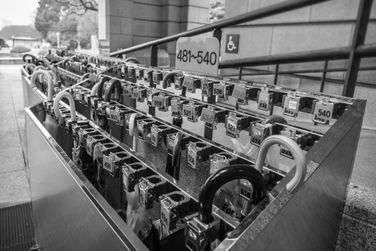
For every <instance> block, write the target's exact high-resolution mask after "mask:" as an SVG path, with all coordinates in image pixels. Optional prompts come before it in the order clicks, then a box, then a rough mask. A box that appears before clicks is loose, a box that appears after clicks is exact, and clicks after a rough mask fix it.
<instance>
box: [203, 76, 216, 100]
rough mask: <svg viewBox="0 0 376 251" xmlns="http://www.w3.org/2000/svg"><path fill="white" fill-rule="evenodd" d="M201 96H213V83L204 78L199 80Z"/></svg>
mask: <svg viewBox="0 0 376 251" xmlns="http://www.w3.org/2000/svg"><path fill="white" fill-rule="evenodd" d="M201 86H202V87H201V88H202V95H203V96H204V97H208V98H209V97H211V96H212V95H213V82H212V81H209V80H208V79H206V78H204V79H202V80H201Z"/></svg>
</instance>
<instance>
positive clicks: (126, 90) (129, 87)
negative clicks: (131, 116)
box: [123, 84, 133, 97]
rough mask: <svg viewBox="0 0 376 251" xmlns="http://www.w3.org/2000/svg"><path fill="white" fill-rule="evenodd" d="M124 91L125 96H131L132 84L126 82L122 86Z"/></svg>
mask: <svg viewBox="0 0 376 251" xmlns="http://www.w3.org/2000/svg"><path fill="white" fill-rule="evenodd" d="M123 90H124V91H123V92H124V95H125V96H128V97H132V96H133V86H132V85H130V84H128V85H126V86H125V87H124V89H123Z"/></svg>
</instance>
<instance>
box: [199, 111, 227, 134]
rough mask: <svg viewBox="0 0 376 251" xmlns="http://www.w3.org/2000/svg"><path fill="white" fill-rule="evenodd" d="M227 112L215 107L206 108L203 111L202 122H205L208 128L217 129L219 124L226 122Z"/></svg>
mask: <svg viewBox="0 0 376 251" xmlns="http://www.w3.org/2000/svg"><path fill="white" fill-rule="evenodd" d="M227 112H228V111H226V110H221V109H219V108H215V107H213V106H208V107H204V108H202V111H201V121H203V122H205V126H206V127H208V128H211V129H215V128H216V126H217V124H218V123H220V122H224V121H225V118H226V113H227Z"/></svg>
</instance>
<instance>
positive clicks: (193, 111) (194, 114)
mask: <svg viewBox="0 0 376 251" xmlns="http://www.w3.org/2000/svg"><path fill="white" fill-rule="evenodd" d="M204 106H205V105H203V104H199V103H195V102H194V101H189V102H188V103H186V104H183V117H187V119H188V121H191V122H197V121H198V117H200V116H201V111H202V108H203V107H204Z"/></svg>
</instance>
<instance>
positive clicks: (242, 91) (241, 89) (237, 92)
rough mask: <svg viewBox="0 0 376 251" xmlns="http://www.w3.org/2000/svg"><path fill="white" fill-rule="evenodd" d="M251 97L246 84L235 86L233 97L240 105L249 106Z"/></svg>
mask: <svg viewBox="0 0 376 251" xmlns="http://www.w3.org/2000/svg"><path fill="white" fill-rule="evenodd" d="M249 95H250V89H249V88H247V86H246V85H245V84H244V83H238V84H235V86H234V90H233V91H232V94H231V96H232V97H234V98H235V99H236V103H238V104H239V105H247V104H248V99H249Z"/></svg>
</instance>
